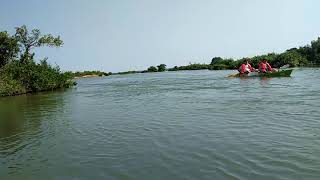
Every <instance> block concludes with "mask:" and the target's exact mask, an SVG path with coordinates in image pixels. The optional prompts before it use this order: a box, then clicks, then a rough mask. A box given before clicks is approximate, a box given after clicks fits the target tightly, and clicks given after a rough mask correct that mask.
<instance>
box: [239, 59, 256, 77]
mask: <svg viewBox="0 0 320 180" xmlns="http://www.w3.org/2000/svg"><path fill="white" fill-rule="evenodd" d="M254 71H255V69H254V68H252V66H251V65H250V63H249V62H248V60H244V61H243V63H242V64H241V66H240V68H239V72H240V74H245V73H246V74H248V73H250V72H254Z"/></svg>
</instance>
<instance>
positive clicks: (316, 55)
mask: <svg viewBox="0 0 320 180" xmlns="http://www.w3.org/2000/svg"><path fill="white" fill-rule="evenodd" d="M311 49H312V61H314V62H315V63H317V64H320V37H318V39H317V40H315V41H312V42H311Z"/></svg>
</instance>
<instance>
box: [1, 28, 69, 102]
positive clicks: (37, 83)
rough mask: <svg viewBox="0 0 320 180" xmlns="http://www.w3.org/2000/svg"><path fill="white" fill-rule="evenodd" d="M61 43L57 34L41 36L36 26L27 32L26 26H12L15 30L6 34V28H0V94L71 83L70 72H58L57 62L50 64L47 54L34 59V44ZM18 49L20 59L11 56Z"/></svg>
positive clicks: (19, 92) (50, 44)
mask: <svg viewBox="0 0 320 180" xmlns="http://www.w3.org/2000/svg"><path fill="white" fill-rule="evenodd" d="M62 44H63V42H62V40H61V39H60V37H57V38H55V37H53V36H52V35H50V34H49V35H44V36H41V33H40V31H39V30H38V29H34V30H32V31H31V32H30V33H29V32H28V30H27V28H26V26H21V27H18V28H16V33H15V35H14V36H13V37H10V36H9V35H8V34H7V33H6V32H0V58H1V59H0V63H1V65H0V96H9V95H17V94H23V93H28V92H39V91H48V90H54V89H57V88H68V87H71V86H73V85H75V82H74V81H72V78H73V74H72V73H71V72H66V73H62V72H61V71H60V68H59V67H58V66H56V67H53V66H51V65H50V64H48V62H47V58H45V59H43V60H40V63H36V62H35V61H34V59H33V56H34V53H32V54H30V50H31V49H32V48H34V47H40V46H50V47H59V46H61V45H62ZM18 52H20V54H21V56H20V59H15V58H16V57H17V56H18Z"/></svg>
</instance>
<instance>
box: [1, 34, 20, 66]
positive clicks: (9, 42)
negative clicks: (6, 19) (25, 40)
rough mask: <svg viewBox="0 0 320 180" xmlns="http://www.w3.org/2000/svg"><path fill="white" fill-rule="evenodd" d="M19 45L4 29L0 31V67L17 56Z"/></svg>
mask: <svg viewBox="0 0 320 180" xmlns="http://www.w3.org/2000/svg"><path fill="white" fill-rule="evenodd" d="M18 52H19V46H18V43H17V41H16V40H15V39H14V38H12V37H11V36H10V35H9V34H8V33H7V32H6V31H3V32H0V68H1V67H2V66H4V65H6V64H7V63H9V62H10V61H11V60H12V59H13V58H15V57H17V55H18Z"/></svg>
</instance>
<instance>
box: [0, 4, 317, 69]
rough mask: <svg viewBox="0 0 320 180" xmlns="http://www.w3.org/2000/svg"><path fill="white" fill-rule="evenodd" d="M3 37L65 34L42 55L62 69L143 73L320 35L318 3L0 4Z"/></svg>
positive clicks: (40, 52) (291, 44)
mask: <svg viewBox="0 0 320 180" xmlns="http://www.w3.org/2000/svg"><path fill="white" fill-rule="evenodd" d="M0 1H1V2H0V4H1V6H0V31H4V30H7V31H9V32H11V33H13V32H14V27H17V26H20V25H23V24H25V25H27V26H28V27H29V28H39V29H40V30H41V31H42V33H43V34H45V33H52V34H54V35H60V36H61V37H62V39H63V40H64V46H63V47H62V48H59V49H56V48H40V49H38V50H37V57H38V58H43V57H46V56H47V57H49V62H50V63H53V64H54V63H56V64H58V65H60V67H61V69H62V70H73V71H76V70H102V71H112V72H116V71H126V70H143V69H146V68H147V67H148V66H151V65H158V64H160V63H165V64H167V65H168V66H169V67H172V66H175V65H186V64H189V63H193V62H199V63H208V62H210V60H211V58H212V57H214V56H221V57H232V58H240V57H247V56H254V55H257V54H262V53H268V52H282V51H284V50H286V49H288V48H291V47H296V46H301V45H305V44H308V43H310V41H311V40H315V39H316V38H317V37H318V36H320V21H319V17H320V11H319V7H320V1H317V0H241V1H240V0H220V1H217V0H92V1H89V0H54V1H48V0H28V1H26V0H0Z"/></svg>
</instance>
